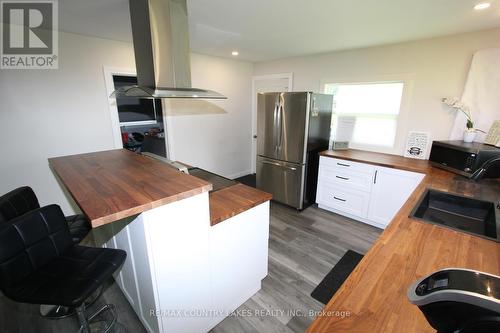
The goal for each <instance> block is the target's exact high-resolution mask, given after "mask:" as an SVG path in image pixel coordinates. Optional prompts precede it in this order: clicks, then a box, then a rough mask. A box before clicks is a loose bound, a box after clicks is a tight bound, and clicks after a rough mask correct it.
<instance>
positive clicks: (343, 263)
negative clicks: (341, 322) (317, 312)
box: [311, 250, 363, 304]
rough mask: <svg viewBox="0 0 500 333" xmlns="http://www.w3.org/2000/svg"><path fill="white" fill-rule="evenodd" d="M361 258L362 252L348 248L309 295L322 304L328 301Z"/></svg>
mask: <svg viewBox="0 0 500 333" xmlns="http://www.w3.org/2000/svg"><path fill="white" fill-rule="evenodd" d="M361 259H363V255H362V254H359V253H357V252H355V251H352V250H348V251H347V252H346V253H345V254H344V256H343V257H342V258H340V260H339V262H338V263H337V264H336V265H335V266H334V267H333V268H332V270H331V271H330V272H329V273H328V274H327V275H326V276H325V278H324V279H323V281H321V282H320V283H319V284H318V286H317V287H316V288H315V289H314V290H313V292H312V293H311V296H312V297H313V298H314V299H316V300H318V301H320V302H321V303H323V304H326V303H328V302H329V301H330V299H331V298H332V297H333V295H334V294H335V293H336V292H337V290H338V289H339V288H340V286H341V285H342V283H344V281H345V280H346V279H347V277H348V276H349V274H351V272H352V271H353V270H354V268H356V266H357V265H358V263H359V262H360V261H361Z"/></svg>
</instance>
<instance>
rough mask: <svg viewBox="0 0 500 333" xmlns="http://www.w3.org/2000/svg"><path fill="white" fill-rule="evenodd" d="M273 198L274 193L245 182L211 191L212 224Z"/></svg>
mask: <svg viewBox="0 0 500 333" xmlns="http://www.w3.org/2000/svg"><path fill="white" fill-rule="evenodd" d="M271 199H272V195H271V194H269V193H267V192H263V191H260V190H257V189H255V188H253V187H250V186H246V185H243V184H237V185H233V186H230V187H226V188H223V189H221V190H218V191H215V192H212V193H210V202H209V205H210V223H211V225H212V226H214V225H216V224H217V223H220V222H222V221H224V220H226V219H228V218H230V217H233V216H235V215H238V214H239V213H242V212H244V211H246V210H248V209H250V208H253V207H255V206H257V205H260V204H261V203H264V202H266V201H269V200H271Z"/></svg>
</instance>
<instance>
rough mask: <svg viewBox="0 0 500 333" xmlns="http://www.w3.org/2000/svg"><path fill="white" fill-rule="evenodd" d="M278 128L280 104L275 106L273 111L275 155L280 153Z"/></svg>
mask: <svg viewBox="0 0 500 333" xmlns="http://www.w3.org/2000/svg"><path fill="white" fill-rule="evenodd" d="M277 128H278V104H275V105H274V111H273V144H274V153H275V154H276V152H277V151H278V142H277V141H278V140H277V137H276V135H277V134H278V133H277Z"/></svg>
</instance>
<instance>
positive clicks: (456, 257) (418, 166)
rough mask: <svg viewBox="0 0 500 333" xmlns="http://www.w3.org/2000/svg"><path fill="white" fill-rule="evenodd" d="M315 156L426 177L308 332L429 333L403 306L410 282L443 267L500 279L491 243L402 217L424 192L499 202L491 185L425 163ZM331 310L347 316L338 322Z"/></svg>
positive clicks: (499, 258)
mask: <svg viewBox="0 0 500 333" xmlns="http://www.w3.org/2000/svg"><path fill="white" fill-rule="evenodd" d="M321 155H322V156H327V157H333V158H340V159H347V160H351V161H357V162H362V163H369V164H374V165H380V166H385V167H393V168H400V169H404V170H409V171H415V172H422V173H425V174H426V176H425V178H424V179H423V181H422V182H421V183H420V185H419V186H418V187H417V188H416V190H415V191H414V192H413V193H412V195H411V196H410V198H409V199H408V201H407V202H406V203H405V204H404V206H403V207H402V208H401V209H400V211H399V212H398V213H397V215H396V216H395V217H394V219H393V220H392V221H391V223H390V224H389V226H388V227H387V228H386V229H385V230H384V232H383V233H382V235H381V236H380V238H379V239H378V240H377V242H376V243H375V244H374V245H373V247H372V248H371V249H370V250H369V251H368V253H367V254H366V255H365V256H364V258H363V259H362V260H361V262H360V263H359V265H358V266H357V267H356V268H355V270H354V271H353V272H352V274H351V275H350V276H349V278H348V279H347V280H346V281H345V282H344V284H343V285H342V286H341V288H340V289H339V290H338V291H337V293H336V294H335V295H334V296H333V298H332V299H331V300H330V302H329V303H328V304H327V305H326V306H325V308H324V309H323V310H324V311H323V312H322V313H321V314H320V315H319V316H318V317H317V318H316V319H315V320H314V322H313V323H312V324H311V326H310V327H309V329H308V332H311V333H313V332H314V333H318V332H336V333H339V332H349V333H353V332H407V333H410V332H415V333H416V332H419V333H420V332H435V330H434V329H433V328H432V327H431V326H430V325H429V324H428V322H427V320H426V319H425V317H424V315H423V314H422V313H421V312H420V310H419V309H418V307H417V306H415V305H412V304H411V303H410V302H409V301H408V300H407V297H406V292H407V289H408V287H409V286H410V285H411V284H412V283H413V282H414V281H415V280H417V279H419V278H422V277H424V276H426V275H428V274H429V273H431V272H433V271H436V270H439V269H442V268H446V267H461V268H469V269H475V270H480V271H484V272H488V273H492V274H495V275H500V244H499V243H496V242H494V241H491V240H486V239H483V238H480V237H477V236H471V235H468V234H465V233H461V232H458V231H454V230H452V229H447V228H443V227H440V226H437V225H432V224H428V223H425V222H421V221H418V220H415V219H412V218H409V217H408V216H409V215H410V213H411V211H412V209H413V207H414V206H415V205H416V204H417V202H418V200H419V198H420V196H421V195H422V194H423V193H424V191H425V190H426V189H427V188H433V189H437V190H441V191H447V192H450V193H455V194H459V195H464V196H469V197H474V198H477V199H481V200H487V201H492V202H495V203H496V202H498V200H500V181H499V180H491V179H490V180H488V179H485V180H481V181H479V182H477V183H476V182H473V181H470V180H468V179H467V178H465V177H462V176H459V175H455V174H453V173H450V172H447V171H444V170H440V169H437V168H434V167H432V166H430V165H429V163H428V162H427V161H420V160H413V159H408V158H404V157H401V156H393V155H386V154H378V153H370V152H364V151H359V150H348V151H326V152H323V153H321ZM497 213H498V211H497ZM329 311H330V312H329ZM334 311H348V312H349V314H350V315H349V316H345V317H344V318H342V317H341V316H335V312H334Z"/></svg>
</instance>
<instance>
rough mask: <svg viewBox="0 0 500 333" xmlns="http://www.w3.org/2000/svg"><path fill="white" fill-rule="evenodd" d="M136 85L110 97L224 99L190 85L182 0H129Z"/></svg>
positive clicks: (187, 36) (185, 17)
mask: <svg viewBox="0 0 500 333" xmlns="http://www.w3.org/2000/svg"><path fill="white" fill-rule="evenodd" d="M129 6H130V18H131V20H132V37H133V42H134V53H135V64H136V67H137V86H128V87H122V88H120V89H117V90H115V91H114V92H113V94H112V95H111V97H140V98H205V99H224V98H226V97H224V96H223V95H221V94H219V93H217V92H215V91H211V90H205V89H197V88H192V87H191V63H190V59H191V57H190V49H189V25H188V15H187V5H186V0H129Z"/></svg>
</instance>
